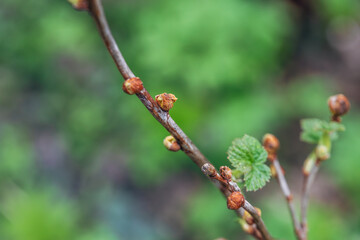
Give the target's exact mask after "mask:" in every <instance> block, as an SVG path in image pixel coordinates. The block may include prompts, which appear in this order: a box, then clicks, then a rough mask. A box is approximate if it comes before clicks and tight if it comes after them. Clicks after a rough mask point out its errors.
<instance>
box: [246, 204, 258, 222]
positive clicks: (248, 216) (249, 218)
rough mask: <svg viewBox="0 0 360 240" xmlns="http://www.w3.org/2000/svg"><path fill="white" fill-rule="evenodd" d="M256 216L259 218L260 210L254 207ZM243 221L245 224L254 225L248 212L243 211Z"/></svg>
mask: <svg viewBox="0 0 360 240" xmlns="http://www.w3.org/2000/svg"><path fill="white" fill-rule="evenodd" d="M255 210H256V212H257V214H258V215H259V216H260V217H261V210H260V208H257V207H255ZM243 219H244V220H245V221H246V223H247V224H250V225H252V224H254V218H253V217H252V216H251V214H250V213H249V212H248V211H244V215H243Z"/></svg>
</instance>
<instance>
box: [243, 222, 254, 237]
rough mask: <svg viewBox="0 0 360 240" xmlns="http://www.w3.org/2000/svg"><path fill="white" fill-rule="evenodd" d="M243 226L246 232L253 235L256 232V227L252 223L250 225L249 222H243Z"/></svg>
mask: <svg viewBox="0 0 360 240" xmlns="http://www.w3.org/2000/svg"><path fill="white" fill-rule="evenodd" d="M241 227H242V229H243V231H244V232H246V233H247V234H250V235H252V234H254V232H255V229H254V227H253V226H251V225H249V224H247V223H243V224H241Z"/></svg>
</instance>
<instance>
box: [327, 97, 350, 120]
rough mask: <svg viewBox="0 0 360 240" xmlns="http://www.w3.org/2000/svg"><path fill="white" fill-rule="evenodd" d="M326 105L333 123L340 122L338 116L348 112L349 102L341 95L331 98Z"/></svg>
mask: <svg viewBox="0 0 360 240" xmlns="http://www.w3.org/2000/svg"><path fill="white" fill-rule="evenodd" d="M328 105H329V108H330V111H331V113H332V114H333V116H332V119H333V121H336V122H340V121H341V119H340V116H342V115H344V114H346V113H347V112H348V111H349V110H350V102H349V100H348V99H347V98H346V97H345V96H344V95H343V94H337V95H334V96H331V97H330V98H329V100H328Z"/></svg>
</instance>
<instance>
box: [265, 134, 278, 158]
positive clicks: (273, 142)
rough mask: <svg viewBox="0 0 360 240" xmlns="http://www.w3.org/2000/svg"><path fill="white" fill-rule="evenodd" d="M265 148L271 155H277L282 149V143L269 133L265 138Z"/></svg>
mask: <svg viewBox="0 0 360 240" xmlns="http://www.w3.org/2000/svg"><path fill="white" fill-rule="evenodd" d="M263 146H264V148H265V150H266V151H267V152H268V153H269V154H276V152H277V150H278V149H279V147H280V142H279V140H278V139H277V138H276V137H275V136H274V135H272V134H270V133H267V134H265V135H264V137H263Z"/></svg>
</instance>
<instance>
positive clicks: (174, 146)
mask: <svg viewBox="0 0 360 240" xmlns="http://www.w3.org/2000/svg"><path fill="white" fill-rule="evenodd" d="M163 143H164V146H165V147H166V148H167V149H168V150H170V151H173V152H177V151H179V150H180V148H181V147H180V145H179V143H178V142H177V141H176V139H175V138H174V137H173V136H171V135H170V136H167V137H166V138H165V139H164V141H163Z"/></svg>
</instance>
